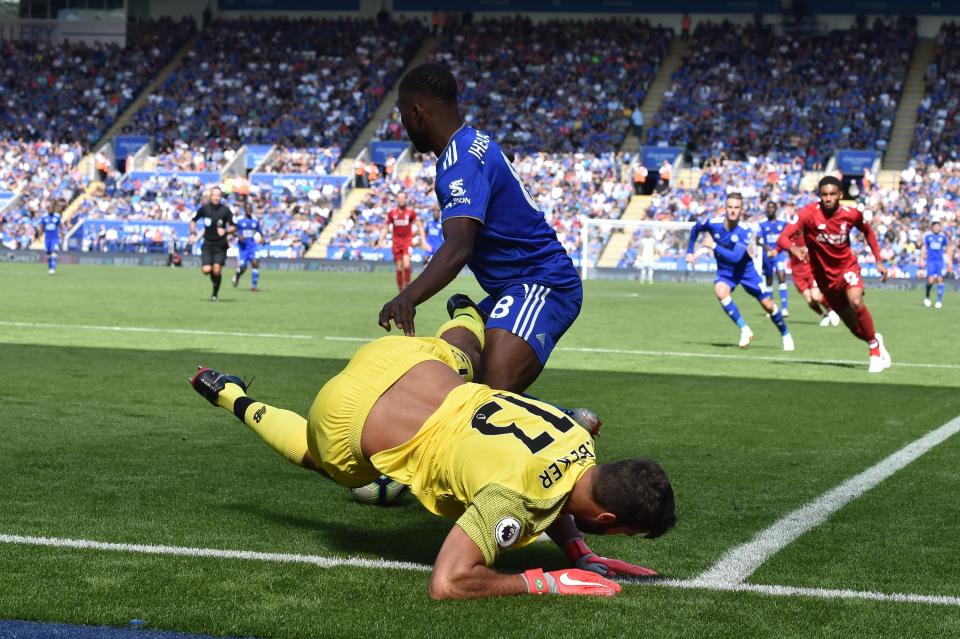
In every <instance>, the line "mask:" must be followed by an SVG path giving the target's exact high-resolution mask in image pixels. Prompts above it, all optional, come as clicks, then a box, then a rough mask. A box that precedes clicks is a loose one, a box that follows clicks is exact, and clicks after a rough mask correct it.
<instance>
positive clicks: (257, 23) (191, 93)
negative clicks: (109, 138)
mask: <svg viewBox="0 0 960 639" xmlns="http://www.w3.org/2000/svg"><path fill="white" fill-rule="evenodd" d="M425 33H426V31H425V27H424V26H423V25H421V23H420V22H418V21H393V22H386V23H382V24H378V23H375V22H374V21H372V20H351V19H344V18H340V19H306V18H304V19H286V18H272V19H238V20H229V21H227V20H222V21H215V22H214V23H213V24H212V25H211V27H210V28H209V29H207V30H205V31H204V32H203V35H202V36H201V37H200V39H199V40H198V41H197V43H196V44H195V45H194V47H193V48H192V49H191V50H190V51H189V52H188V53H187V57H186V59H185V60H184V62H183V64H182V65H181V66H180V67H179V68H178V69H177V70H176V71H175V72H174V73H173V74H172V75H171V76H170V77H169V78H168V79H167V80H166V81H165V82H164V83H163V85H162V86H161V87H159V88H158V90H157V91H155V92H154V93H153V94H151V95H150V96H149V98H148V102H147V104H146V105H144V107H143V108H142V109H140V111H138V112H137V114H136V116H135V117H134V118H133V120H132V121H131V123H130V124H128V125H127V126H126V127H125V130H126V131H127V132H132V133H139V134H149V135H152V136H153V137H154V141H155V145H156V149H157V150H158V151H159V152H160V154H161V156H163V155H164V154H168V153H170V152H171V151H172V150H173V149H174V148H175V146H176V143H177V142H178V141H180V142H185V143H187V144H189V145H191V146H192V147H194V148H195V149H202V151H201V153H202V154H203V155H204V156H205V160H206V165H207V166H215V165H216V154H217V153H220V152H225V151H226V150H227V149H232V150H236V149H239V147H240V146H241V145H243V144H244V143H246V142H252V143H263V144H272V143H276V144H282V145H285V146H289V147H295V148H312V147H333V146H338V147H340V148H347V147H349V145H350V143H351V142H352V141H353V139H354V138H355V137H356V135H357V134H358V133H359V131H360V129H361V128H362V127H363V125H364V124H365V123H366V121H367V120H368V119H369V118H370V116H371V115H372V113H373V111H374V110H375V109H376V108H377V106H378V105H379V104H380V102H381V100H382V99H383V96H384V95H385V94H386V92H387V91H388V90H389V87H390V86H391V85H392V84H393V83H394V82H395V80H396V79H397V76H398V74H399V72H400V70H401V69H402V68H403V65H404V63H405V62H406V61H407V60H408V59H409V58H410V56H411V55H412V54H413V52H414V50H415V49H416V47H417V46H418V45H419V44H420V43H421V42H422V39H423V37H424V35H425ZM195 153H196V151H195V152H194V154H195ZM161 161H162V162H167V160H161Z"/></svg>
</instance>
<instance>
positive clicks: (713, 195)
mask: <svg viewBox="0 0 960 639" xmlns="http://www.w3.org/2000/svg"><path fill="white" fill-rule="evenodd" d="M801 178H802V168H801V167H800V162H799V161H797V160H794V161H793V162H791V163H777V162H772V161H770V160H769V159H759V158H755V159H752V160H751V161H749V162H734V161H730V160H728V159H725V158H717V159H710V160H708V161H707V163H706V165H705V167H704V170H703V172H702V174H701V177H700V180H699V184H698V186H697V188H696V189H687V188H683V187H680V186H676V187H674V188H672V189H671V190H670V191H669V192H667V193H664V194H654V195H653V196H652V198H651V204H650V207H649V208H648V210H647V219H650V220H656V221H681V222H683V221H691V222H692V221H694V220H696V219H698V218H704V217H714V216H715V215H718V214H720V213H721V212H722V211H721V210H722V206H723V203H724V197H725V195H726V194H727V193H728V192H731V191H738V192H740V193H741V194H742V195H743V197H744V209H745V213H746V217H745V220H744V222H743V223H744V224H757V223H759V222H760V221H762V220H763V219H764V218H763V211H764V207H765V206H766V203H767V202H768V201H773V202H775V203H777V205H778V211H779V217H780V219H783V220H788V219H789V218H790V216H791V215H792V214H793V212H794V211H796V210H798V209H800V208H801V207H803V206H805V205H806V204H808V203H810V202H813V201H815V200H816V196H815V194H814V193H813V192H805V191H803V190H801V189H800V179H801ZM855 205H856V206H857V207H859V208H860V209H861V210H862V211H863V212H864V217H865V218H866V219H867V220H868V221H870V223H871V224H872V225H873V227H874V229H875V230H876V232H877V237H878V241H879V244H880V248H881V252H882V254H883V256H884V259H885V260H887V262H888V266H890V269H891V276H892V277H906V276H908V275H909V274H911V273H915V272H916V269H922V267H923V264H922V262H921V259H920V258H921V242H922V239H923V235H924V233H926V232H927V231H929V230H930V225H931V224H932V222H933V221H934V220H939V221H940V222H941V223H942V225H943V230H944V232H946V233H947V234H948V235H949V236H950V237H951V238H953V242H954V245H955V246H956V242H957V240H958V239H960V238H958V232H960V225H958V218H960V215H958V214H960V161H947V162H945V163H944V164H943V165H942V166H937V165H936V164H925V163H922V162H921V163H917V162H915V163H913V164H912V165H911V166H910V167H908V168H907V169H905V170H904V171H902V172H901V174H900V180H899V183H898V184H897V185H896V186H893V187H891V186H882V185H880V184H879V183H877V182H875V181H873V180H872V179H869V178H868V179H866V180H864V181H863V188H862V189H860V191H859V193H858V194H857V196H856V201H855ZM645 232H646V229H643V228H640V229H638V230H636V231H635V232H634V233H633V235H632V237H631V241H630V244H629V246H628V248H627V250H626V251H625V252H624V254H623V256H622V257H621V258H620V260H619V262H618V264H617V266H618V268H632V267H635V266H636V265H637V259H638V251H639V247H640V240H641V238H642V237H643V235H644V234H645ZM654 233H655V238H656V240H657V247H656V250H657V254H658V255H660V256H664V257H668V258H669V257H673V258H680V257H682V256H683V255H684V253H685V252H686V242H687V237H688V236H687V233H686V232H682V231H680V232H678V231H669V232H665V231H663V230H660V229H657V230H655V232H654ZM851 243H852V247H853V250H854V252H855V253H856V254H857V255H858V257H859V258H860V260H861V262H862V263H864V264H872V263H874V257H873V255H872V253H871V252H870V249H869V247H867V246H866V244H865V243H864V242H863V237H862V236H861V235H860V234H859V233H857V232H854V233H852V234H851ZM954 257H955V259H960V251H957V252H956V253H955V255H954Z"/></svg>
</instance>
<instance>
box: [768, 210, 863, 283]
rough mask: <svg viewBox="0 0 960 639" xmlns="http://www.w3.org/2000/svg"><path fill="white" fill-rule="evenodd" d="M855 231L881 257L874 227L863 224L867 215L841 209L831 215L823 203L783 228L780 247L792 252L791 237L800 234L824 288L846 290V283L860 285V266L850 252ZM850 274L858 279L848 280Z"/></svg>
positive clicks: (801, 212)
mask: <svg viewBox="0 0 960 639" xmlns="http://www.w3.org/2000/svg"><path fill="white" fill-rule="evenodd" d="M854 228H856V229H857V230H859V231H860V232H861V233H863V235H864V239H865V240H866V241H867V243H868V244H869V245H870V248H871V250H873V254H874V256H877V255H879V254H880V249H879V247H878V246H877V237H876V235H875V234H874V233H873V229H872V228H871V227H870V225H869V224H866V223H865V222H864V221H863V214H862V213H861V212H860V211H859V210H857V209H855V208H853V207H850V206H840V207H838V208H837V210H836V211H835V212H834V213H833V215H830V216H827V215H825V214H824V212H823V209H821V208H820V203H819V202H815V203H812V204H808V205H807V206H805V207H803V208H802V209H800V212H799V213H797V215H796V218H795V219H794V220H791V222H790V224H788V225H787V226H786V228H784V229H783V233H782V234H781V235H780V240H779V241H778V242H777V245H778V246H780V247H781V248H783V249H787V250H788V249H789V247H790V238H791V237H792V236H793V235H794V234H795V233H797V232H799V233H800V235H801V236H802V238H803V243H804V244H806V246H807V249H808V250H809V252H810V267H811V268H812V269H813V275H814V277H816V278H817V282H819V283H820V288H821V289H824V288H839V287H845V286H844V284H851V285H852V284H854V283H856V284H857V285H859V279H860V277H859V276H860V263H859V262H858V261H857V256H856V255H854V254H853V251H852V250H850V230H851V229H854ZM849 272H852V273H854V274H855V275H856V277H853V276H846V277H845V273H849Z"/></svg>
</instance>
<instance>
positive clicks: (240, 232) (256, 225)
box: [230, 214, 264, 293]
mask: <svg viewBox="0 0 960 639" xmlns="http://www.w3.org/2000/svg"><path fill="white" fill-rule="evenodd" d="M235 234H236V236H237V248H238V250H239V251H240V254H239V255H238V256H237V271H236V273H234V274H233V279H231V280H230V281H231V282H232V283H233V286H234V288H236V287H237V285H238V284H239V283H240V277H241V276H242V275H243V274H244V273H245V272H246V271H247V267H248V266H249V267H250V290H251V291H253V292H254V293H256V292H257V291H258V290H259V289H258V288H257V285H258V284H259V282H260V259H259V258H258V257H257V251H258V250H259V248H260V240H261V239H263V236H264V232H263V227H262V226H260V220H258V219H256V218H255V217H253V215H250V214H248V215H247V216H246V217H244V218H242V219H240V220H237V230H236V231H235Z"/></svg>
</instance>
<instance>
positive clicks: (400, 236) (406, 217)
mask: <svg viewBox="0 0 960 639" xmlns="http://www.w3.org/2000/svg"><path fill="white" fill-rule="evenodd" d="M416 221H417V212H416V211H414V210H413V209H412V208H411V207H409V206H407V194H406V193H402V192H401V193H400V194H399V195H397V208H395V209H393V210H392V211H390V212H389V213H387V227H388V229H389V230H390V233H391V235H392V236H393V263H394V264H395V265H396V267H397V288H398V289H400V290H401V291H402V290H403V289H405V288H407V286H409V285H410V247H411V246H412V245H413V226H414V224H415V223H416ZM421 235H422V232H421ZM420 240H421V244H422V243H423V238H422V237H421V238H420Z"/></svg>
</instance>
